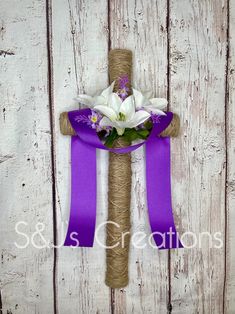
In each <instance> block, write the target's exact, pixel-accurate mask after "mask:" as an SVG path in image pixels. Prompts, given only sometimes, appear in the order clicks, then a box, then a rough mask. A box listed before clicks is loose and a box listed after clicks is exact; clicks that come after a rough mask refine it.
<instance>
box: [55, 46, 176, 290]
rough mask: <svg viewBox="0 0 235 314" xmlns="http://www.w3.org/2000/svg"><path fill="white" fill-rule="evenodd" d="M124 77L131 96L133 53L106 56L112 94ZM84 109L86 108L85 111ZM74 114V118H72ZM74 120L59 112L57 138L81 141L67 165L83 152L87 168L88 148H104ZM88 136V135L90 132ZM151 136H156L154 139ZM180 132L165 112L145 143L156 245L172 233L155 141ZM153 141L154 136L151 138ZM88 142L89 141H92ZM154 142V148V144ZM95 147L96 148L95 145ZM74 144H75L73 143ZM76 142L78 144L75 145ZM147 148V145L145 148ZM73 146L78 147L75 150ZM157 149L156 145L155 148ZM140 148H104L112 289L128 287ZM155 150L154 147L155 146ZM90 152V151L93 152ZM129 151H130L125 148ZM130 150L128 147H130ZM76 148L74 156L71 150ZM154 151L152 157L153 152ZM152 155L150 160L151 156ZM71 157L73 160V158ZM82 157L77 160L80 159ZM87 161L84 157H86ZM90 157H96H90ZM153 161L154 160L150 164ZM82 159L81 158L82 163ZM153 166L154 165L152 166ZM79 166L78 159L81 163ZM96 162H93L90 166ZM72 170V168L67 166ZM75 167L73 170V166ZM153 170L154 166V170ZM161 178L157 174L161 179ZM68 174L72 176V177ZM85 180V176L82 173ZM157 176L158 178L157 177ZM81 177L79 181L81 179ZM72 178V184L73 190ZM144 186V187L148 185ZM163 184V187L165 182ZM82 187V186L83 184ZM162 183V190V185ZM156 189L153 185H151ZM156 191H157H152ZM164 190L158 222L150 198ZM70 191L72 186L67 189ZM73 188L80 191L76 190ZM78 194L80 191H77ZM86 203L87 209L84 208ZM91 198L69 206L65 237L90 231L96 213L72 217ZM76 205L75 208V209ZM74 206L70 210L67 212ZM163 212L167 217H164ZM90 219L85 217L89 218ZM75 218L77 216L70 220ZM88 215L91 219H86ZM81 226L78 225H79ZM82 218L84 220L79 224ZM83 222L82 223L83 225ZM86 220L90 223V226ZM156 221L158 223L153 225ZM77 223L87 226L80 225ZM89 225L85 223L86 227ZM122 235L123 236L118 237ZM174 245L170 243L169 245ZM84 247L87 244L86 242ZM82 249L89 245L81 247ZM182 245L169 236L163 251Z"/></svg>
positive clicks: (163, 154) (164, 148) (164, 146)
mask: <svg viewBox="0 0 235 314" xmlns="http://www.w3.org/2000/svg"><path fill="white" fill-rule="evenodd" d="M123 75H125V76H127V77H128V88H127V90H128V94H129V95H130V94H131V93H132V88H131V77H132V52H131V51H129V50H125V49H114V50H111V51H110V53H109V81H110V83H112V82H114V81H115V85H114V92H115V91H117V90H118V84H117V82H118V79H119V78H120V77H122V76H123ZM86 110H87V109H86ZM86 110H84V111H82V114H83V115H84V114H85V115H86V112H87V111H86ZM76 114H77V113H76ZM74 117H77V116H76V115H75V114H74V112H71V113H67V112H64V113H62V114H61V115H60V129H61V133H62V134H64V135H71V136H73V138H75V137H76V138H79V139H80V142H74V143H73V142H72V145H74V151H73V146H72V164H73V155H75V154H76V153H77V154H78V153H79V149H80V150H81V149H82V150H84V154H86V156H87V158H88V161H87V162H90V163H93V162H94V159H93V160H92V159H89V157H88V155H89V156H90V150H91V147H90V146H89V145H91V144H92V145H93V146H94V147H95V148H103V149H104V147H102V145H101V144H99V143H98V142H96V140H97V139H98V138H97V139H95V134H94V132H93V133H92V134H89V136H88V135H87V133H88V132H87V131H86V130H85V129H84V126H81V125H80V126H79V127H77V124H76V121H78V120H76V119H74ZM89 132H90V131H89ZM154 132H155V133H156V134H154ZM178 132H179V117H178V116H177V115H176V114H172V113H170V114H169V115H167V116H166V118H165V117H164V119H163V121H162V123H160V126H156V127H154V128H153V130H152V133H151V135H150V136H149V138H150V139H149V140H147V141H148V142H147V141H146V167H147V170H146V171H147V176H148V177H147V194H148V196H147V199H148V207H149V218H150V225H151V228H152V231H153V232H155V235H154V236H155V238H154V239H155V242H156V243H159V239H158V240H157V236H159V234H158V233H160V232H163V234H164V235H165V234H166V233H167V232H168V231H169V230H167V228H173V232H175V226H174V221H173V214H172V212H171V204H170V182H169V176H170V167H169V162H170V160H169V159H170V155H169V142H167V141H164V140H163V141H161V140H160V141H159V139H163V138H168V137H175V136H177V135H178ZM154 136H155V137H154ZM91 138H93V139H91ZM157 141H159V142H158V143H157V144H156V143H155V142H157ZM94 142H96V143H98V144H96V145H95V144H94ZM76 143H77V144H76ZM79 143H80V144H79ZM147 143H148V144H147ZM78 145H82V146H80V147H78ZM156 145H157V146H156ZM139 146H140V144H139V145H134V146H131V143H130V142H128V141H127V140H126V139H125V138H124V137H122V136H120V137H118V138H117V139H116V140H115V142H114V145H113V149H109V150H110V152H109V174H108V217H107V220H108V221H109V222H112V223H108V224H107V228H106V231H107V236H106V246H107V249H106V280H105V282H106V284H107V285H108V286H109V287H112V288H120V287H125V286H126V285H127V284H128V281H129V278H128V256H129V245H130V229H131V221H130V200H131V179H132V172H131V151H132V150H133V149H135V148H138V147H139ZM155 146H156V147H155ZM94 147H93V149H94ZM128 147H129V148H128ZM130 147H131V148H130ZM75 149H76V151H75ZM156 151H157V152H156ZM153 156H154V157H153ZM74 158H76V157H74ZM82 158H83V156H81V159H82ZM85 158H86V157H85ZM94 158H95V157H94ZM154 158H155V159H154ZM166 159H167V160H168V163H167V165H166V166H164V167H166V168H167V169H165V170H164V171H165V173H164V174H163V173H162V171H161V169H160V168H158V169H156V167H161V165H162V167H163V165H164V163H165V162H166ZM83 160H84V159H83ZM155 161H157V165H153V164H155ZM80 162H81V160H80ZM94 163H95V162H94ZM72 166H73V165H72ZM74 167H75V166H74ZM81 167H83V170H81V169H78V171H77V174H74V176H76V175H77V176H79V174H80V175H81V176H82V178H84V177H85V176H86V173H84V169H85V168H86V167H85V165H81ZM152 167H155V168H154V169H153V168H152ZM155 171H156V175H157V176H158V175H159V180H160V181H161V182H160V184H158V185H157V184H155V183H154V182H153V181H154V180H158V178H157V177H156V179H153V178H151V176H154V175H155ZM161 173H162V174H161ZM72 175H73V174H72ZM87 176H88V177H89V174H87ZM160 176H162V177H160ZM82 178H80V180H82ZM78 180H79V178H78V179H77V178H75V179H74V182H75V181H76V183H77V184H76V185H79V183H78V182H79V181H78ZM74 182H73V178H72V184H74V185H75V183H74ZM148 182H149V183H148ZM164 182H165V183H164ZM82 184H85V182H83V183H82ZM164 184H165V185H164ZM156 185H157V186H156ZM155 188H156V191H154V189H155ZM164 188H165V189H166V191H165V193H166V197H165V198H164V197H163V198H162V200H161V204H160V206H161V207H166V209H164V208H161V209H160V210H161V211H162V217H161V218H156V215H161V212H157V209H156V208H158V206H157V204H156V202H158V199H155V197H157V196H158V195H159V194H160V193H162V191H163V194H164ZM72 189H74V187H72ZM77 189H79V188H78V187H77ZM80 189H83V187H82V185H80ZM77 192H79V191H77ZM90 193H95V191H93V192H92V191H91V192H90ZM73 194H74V193H73V191H72V199H75V198H76V196H74V195H73ZM81 198H83V203H81V202H80V203H79V201H80V200H81ZM86 202H87V204H86ZM89 202H90V199H88V198H87V199H85V196H84V195H83V196H82V197H81V196H80V199H79V197H78V200H77V203H76V201H74V204H72V205H71V214H70V222H69V228H68V233H69V232H70V233H71V231H73V232H74V231H77V232H78V235H79V234H81V233H86V227H87V232H91V233H92V232H94V230H93V229H94V225H95V220H94V215H95V211H93V216H92V214H91V213H90V214H89V213H88V211H89V208H88V210H84V211H83V212H82V215H81V216H80V218H79V216H76V212H78V213H79V211H82V210H83V208H81V207H83V206H84V207H86V206H88V207H89V206H95V204H94V203H93V204H90V203H89ZM76 206H78V207H79V208H76ZM72 207H73V208H72ZM164 210H166V212H164ZM86 214H87V215H88V217H85V218H84V216H85V215H86ZM89 215H90V216H89ZM75 216H76V217H75ZM91 216H92V217H91ZM79 219H80V221H81V223H80V224H79V221H77V220H79ZM82 219H85V220H82ZM86 219H87V220H86ZM89 219H90V221H91V222H90V221H89ZM159 219H162V220H163V222H162V223H161V222H159ZM156 220H158V221H156ZM82 221H86V222H87V226H86V224H85V225H84V224H83V225H82ZM88 221H89V222H88ZM68 233H67V237H66V244H65V245H69V244H71V241H70V240H68V236H70V234H69V235H68ZM123 235H125V236H124V237H123ZM170 240H171V242H172V241H173V242H174V243H173V244H172V243H170ZM84 243H86V240H85V242H84ZM84 246H89V244H88V245H86V244H84ZM181 246H182V245H181V243H180V242H179V243H178V245H177V243H176V236H175V235H173V236H172V238H171V239H167V244H166V243H165V244H164V245H163V248H172V247H181Z"/></svg>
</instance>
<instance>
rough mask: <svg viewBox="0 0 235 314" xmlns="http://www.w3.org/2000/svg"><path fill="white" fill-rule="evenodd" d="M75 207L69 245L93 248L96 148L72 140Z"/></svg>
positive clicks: (76, 137) (67, 237)
mask: <svg viewBox="0 0 235 314" xmlns="http://www.w3.org/2000/svg"><path fill="white" fill-rule="evenodd" d="M71 181H72V182H71V206H70V218H69V226H68V230H67V235H66V239H65V243H64V245H65V246H84V247H91V246H93V242H94V235H95V222H96V149H95V148H94V147H92V146H90V145H87V144H86V143H84V142H83V141H81V140H80V139H79V137H78V136H72V140H71Z"/></svg>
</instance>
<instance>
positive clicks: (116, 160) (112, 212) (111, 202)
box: [105, 49, 132, 288]
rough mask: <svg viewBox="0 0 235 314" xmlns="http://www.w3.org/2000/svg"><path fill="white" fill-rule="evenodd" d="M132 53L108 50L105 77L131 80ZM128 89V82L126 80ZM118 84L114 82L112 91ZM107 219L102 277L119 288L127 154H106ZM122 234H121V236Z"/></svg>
mask: <svg viewBox="0 0 235 314" xmlns="http://www.w3.org/2000/svg"><path fill="white" fill-rule="evenodd" d="M131 72H132V53H131V51H129V50H124V49H115V50H111V51H110V53H109V81H110V82H113V81H116V82H117V83H118V78H119V77H120V76H122V75H127V76H128V78H129V82H131ZM128 87H129V91H130V92H131V83H129V86H128ZM117 88H118V86H117V85H116V84H115V86H114V91H117ZM128 145H130V143H127V142H125V141H124V140H123V139H122V138H119V139H118V140H117V141H116V142H115V145H114V146H115V147H116V148H118V147H125V146H128ZM108 184H109V192H108V221H111V222H112V223H109V224H107V229H106V231H107V237H106V244H107V247H112V246H113V248H107V249H106V278H105V283H106V285H107V286H109V287H111V288H121V287H125V286H126V285H127V284H128V281H129V278H128V256H129V243H130V228H131V224H130V199H131V155H130V153H129V154H115V153H110V154H109V180H108ZM124 235H125V236H124Z"/></svg>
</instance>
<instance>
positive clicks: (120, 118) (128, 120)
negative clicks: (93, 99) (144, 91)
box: [94, 93, 150, 135]
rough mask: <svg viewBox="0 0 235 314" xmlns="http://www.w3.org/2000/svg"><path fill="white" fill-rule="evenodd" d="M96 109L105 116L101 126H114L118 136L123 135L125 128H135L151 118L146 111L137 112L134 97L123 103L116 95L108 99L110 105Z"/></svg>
mask: <svg viewBox="0 0 235 314" xmlns="http://www.w3.org/2000/svg"><path fill="white" fill-rule="evenodd" d="M94 109H95V110H97V111H99V112H100V113H102V114H103V115H104V117H103V118H102V119H101V121H100V126H102V127H104V126H112V127H114V128H116V130H117V133H118V135H122V134H123V133H124V131H125V128H134V127H136V126H138V125H139V124H141V123H143V122H144V121H146V120H147V119H148V118H149V117H150V114H149V113H148V112H147V111H145V110H139V111H137V112H136V111H135V103H134V98H133V96H129V97H127V98H126V99H125V100H124V101H122V100H121V99H120V97H119V96H118V95H117V94H115V93H112V94H111V95H110V96H109V97H108V105H97V106H95V107H94Z"/></svg>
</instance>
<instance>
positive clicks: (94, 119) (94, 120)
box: [88, 110, 101, 129]
mask: <svg viewBox="0 0 235 314" xmlns="http://www.w3.org/2000/svg"><path fill="white" fill-rule="evenodd" d="M88 119H89V122H88V125H89V126H91V127H92V129H96V128H97V126H99V122H100V120H101V115H100V114H99V113H98V112H96V111H94V110H91V115H89V116H88Z"/></svg>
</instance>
